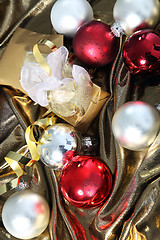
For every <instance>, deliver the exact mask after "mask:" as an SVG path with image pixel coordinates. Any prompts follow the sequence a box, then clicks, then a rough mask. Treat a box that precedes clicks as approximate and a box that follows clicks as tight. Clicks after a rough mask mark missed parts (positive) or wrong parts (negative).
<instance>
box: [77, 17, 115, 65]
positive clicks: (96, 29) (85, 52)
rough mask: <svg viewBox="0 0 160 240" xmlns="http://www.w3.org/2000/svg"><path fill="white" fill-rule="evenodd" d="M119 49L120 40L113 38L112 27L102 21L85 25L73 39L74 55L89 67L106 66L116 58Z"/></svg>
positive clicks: (94, 21)
mask: <svg viewBox="0 0 160 240" xmlns="http://www.w3.org/2000/svg"><path fill="white" fill-rule="evenodd" d="M118 49H119V38H117V37H113V35H112V34H111V29H110V26H109V25H107V24H105V23H103V22H101V21H96V20H93V21H90V22H88V23H85V24H83V25H82V26H81V27H80V28H79V29H78V30H77V31H76V33H75V35H74V38H73V50H74V53H75V55H76V57H77V58H78V59H79V60H80V61H81V62H83V63H84V64H86V65H87V66H92V67H100V66H104V65H106V64H107V63H109V62H111V61H112V60H113V59H114V58H115V56H116V55H117V53H118Z"/></svg>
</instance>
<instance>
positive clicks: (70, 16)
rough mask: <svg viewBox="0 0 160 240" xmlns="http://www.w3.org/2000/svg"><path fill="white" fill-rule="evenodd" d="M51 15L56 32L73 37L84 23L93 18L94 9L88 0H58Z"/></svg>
mask: <svg viewBox="0 0 160 240" xmlns="http://www.w3.org/2000/svg"><path fill="white" fill-rule="evenodd" d="M50 17H51V23H52V25H53V27H54V29H55V30H56V32H58V33H60V34H63V35H65V36H67V37H73V36H74V34H75V31H76V30H77V29H78V28H79V27H80V26H81V25H82V24H83V23H85V22H88V21H91V20H92V19H93V10H92V8H91V6H90V4H89V2H88V1H86V0H74V1H72V0H57V1H56V2H55V4H54V5H53V7H52V10H51V16H50Z"/></svg>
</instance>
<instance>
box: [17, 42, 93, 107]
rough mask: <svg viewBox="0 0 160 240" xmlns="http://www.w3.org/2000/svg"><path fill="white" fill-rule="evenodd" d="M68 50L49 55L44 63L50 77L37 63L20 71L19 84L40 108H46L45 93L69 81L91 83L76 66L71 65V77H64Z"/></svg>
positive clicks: (85, 74) (59, 50)
mask: <svg viewBox="0 0 160 240" xmlns="http://www.w3.org/2000/svg"><path fill="white" fill-rule="evenodd" d="M67 59H68V50H67V48H66V47H64V46H62V47H60V48H59V49H57V50H56V51H54V52H52V53H50V54H49V55H48V56H47V58H46V62H47V63H48V65H49V67H50V68H51V71H52V75H51V76H48V74H47V73H46V72H45V71H44V70H43V69H42V68H41V67H40V65H39V64H38V63H25V64H24V65H23V67H22V69H21V78H20V83H21V85H22V87H23V89H24V90H25V91H26V92H27V93H28V95H29V96H30V98H31V99H32V100H33V101H35V102H36V103H38V104H40V105H41V106H43V107H44V106H47V105H48V100H47V92H48V91H52V90H55V89H56V88H59V87H61V86H63V85H65V84H67V83H69V82H71V81H73V80H74V81H75V82H76V83H79V81H80V80H81V78H82V77H83V79H84V78H85V79H86V83H87V84H88V82H91V80H90V76H89V74H88V72H87V71H86V70H85V69H84V68H82V67H80V66H77V65H73V68H72V70H71V74H70V75H71V77H64V76H63V75H64V74H63V67H64V65H65V64H66V63H67Z"/></svg>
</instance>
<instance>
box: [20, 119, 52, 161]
mask: <svg viewBox="0 0 160 240" xmlns="http://www.w3.org/2000/svg"><path fill="white" fill-rule="evenodd" d="M55 123H56V118H55V117H54V116H51V117H47V118H43V119H40V120H38V121H36V122H34V123H33V124H31V125H30V126H29V127H28V128H27V129H26V133H25V137H26V142H27V145H28V148H29V151H30V154H31V157H32V159H33V160H35V161H38V160H39V153H38V150H37V145H38V144H40V142H39V141H37V140H36V138H35V135H34V126H38V127H39V128H42V129H43V130H44V131H45V130H46V128H48V127H49V126H52V125H54V124H55Z"/></svg>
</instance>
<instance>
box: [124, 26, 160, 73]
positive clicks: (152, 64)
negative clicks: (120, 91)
mask: <svg viewBox="0 0 160 240" xmlns="http://www.w3.org/2000/svg"><path fill="white" fill-rule="evenodd" d="M135 49H136V51H135ZM123 59H124V62H125V63H126V65H127V66H128V67H129V69H130V71H131V73H139V72H140V73H144V72H150V71H160V35H159V34H158V33H156V32H154V31H152V30H141V31H138V32H135V33H134V34H133V35H131V36H130V38H129V39H128V40H127V41H126V43H125V45H124V49H123Z"/></svg>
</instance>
